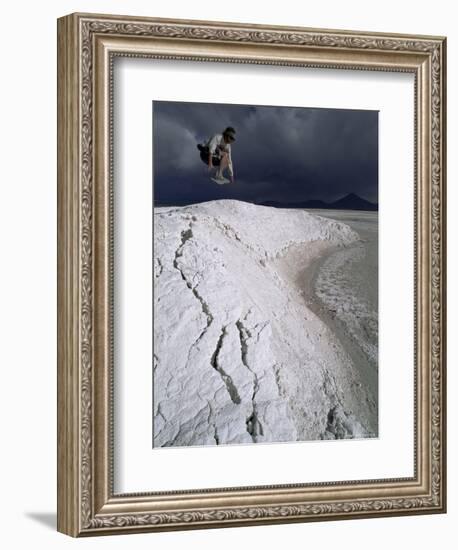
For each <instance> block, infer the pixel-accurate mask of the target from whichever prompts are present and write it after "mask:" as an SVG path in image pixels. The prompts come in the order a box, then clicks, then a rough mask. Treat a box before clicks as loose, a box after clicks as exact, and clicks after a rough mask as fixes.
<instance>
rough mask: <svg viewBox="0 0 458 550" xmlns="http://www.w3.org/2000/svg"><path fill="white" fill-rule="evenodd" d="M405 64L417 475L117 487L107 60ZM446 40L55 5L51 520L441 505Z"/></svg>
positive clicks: (261, 516) (151, 522) (118, 523)
mask: <svg viewBox="0 0 458 550" xmlns="http://www.w3.org/2000/svg"><path fill="white" fill-rule="evenodd" d="M117 57H135V58H151V59H168V60H181V61H190V60H194V61H196V60H197V61H201V62H207V61H217V62H221V63H244V64H266V65H280V66H288V65H290V66H295V67H319V68H324V69H326V68H328V69H353V70H364V71H388V72H393V73H396V72H407V73H411V74H412V75H413V76H414V78H415V97H414V101H415V106H414V112H415V124H414V128H415V136H414V143H415V145H414V148H415V154H414V157H415V158H414V163H415V168H414V174H415V175H414V178H415V197H414V201H415V205H414V209H415V220H414V229H415V239H414V241H415V242H414V243H413V246H414V247H415V314H414V318H415V323H414V324H415V326H414V327H413V330H414V332H415V364H414V386H415V387H414V424H415V428H414V437H413V440H414V449H413V454H414V466H415V467H414V475H413V476H412V477H408V478H394V479H393V478H387V479H376V480H374V479H370V480H352V481H337V482H336V481H331V477H330V480H329V481H327V482H320V483H310V482H307V483H297V484H290V485H275V484H268V485H262V486H243V487H242V486H240V487H228V488H225V489H218V488H215V489H212V488H202V489H198V490H183V491H177V490H170V491H162V492H153V493H151V492H147V490H146V488H145V492H141V493H128V494H116V493H114V490H113V476H114V464H113V460H114V452H113V451H114V449H113V430H114V426H113V386H114V380H113V362H114V343H113V338H114V334H113V308H114V304H113V270H114V265H115V264H114V260H113V232H114V226H115V225H116V219H115V217H114V213H113V208H112V194H113V136H112V117H113V80H112V70H113V60H114V59H115V58H117ZM445 90H446V39H445V38H444V37H434V36H412V35H395V34H382V33H369V32H359V31H358V32H355V31H342V30H321V29H309V28H303V27H285V26H275V25H257V24H252V23H232V22H214V21H199V20H177V19H164V18H146V17H127V16H114V15H95V14H72V15H69V16H66V17H62V18H61V19H59V20H58V472H57V474H58V530H59V531H60V532H62V533H66V534H68V535H71V536H74V537H76V536H92V535H106V534H121V533H135V532H145V531H163V530H179V529H193V528H212V527H229V526H246V525H259V524H272V523H286V522H305V521H320V520H337V519H351V518H360V517H382V516H394V515H408V514H429V513H444V512H445V509H446V435H445V411H446V406H445V405H446V403H445V397H446V392H445V382H446V380H445V374H446V372H445V345H446V339H445V322H446V317H445V290H446V286H445V285H446V277H445V267H446V265H445V261H446V240H445V229H446V226H445V223H446V220H445V200H446V195H445V181H446V180H445V162H446V149H445V135H446V133H445V105H446V103H445V102H446V95H445Z"/></svg>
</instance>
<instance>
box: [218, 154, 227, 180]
mask: <svg viewBox="0 0 458 550" xmlns="http://www.w3.org/2000/svg"><path fill="white" fill-rule="evenodd" d="M227 165H228V157H227V153H226V152H223V153H222V154H221V161H220V164H219V167H218V170H217V172H216V176H217V177H218V178H222V177H223V172H224V170H225V168H226V166H227Z"/></svg>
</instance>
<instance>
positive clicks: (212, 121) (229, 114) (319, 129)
mask: <svg viewBox="0 0 458 550" xmlns="http://www.w3.org/2000/svg"><path fill="white" fill-rule="evenodd" d="M153 109H154V117H153V121H154V122H153V149H154V150H153V166H154V199H155V201H156V203H157V204H173V203H177V204H182V203H186V202H201V201H206V200H212V199H221V198H234V199H240V200H248V201H254V202H263V201H267V200H274V201H279V202H288V203H291V202H299V201H304V200H310V199H321V200H324V201H326V202H329V201H333V200H336V199H338V198H340V197H342V196H344V195H347V194H348V193H355V194H357V195H359V196H361V197H363V198H365V199H367V200H370V201H372V202H378V113H377V112H376V111H357V110H341V109H309V108H303V107H267V106H246V105H231V104H210V103H187V102H167V101H154V102H153ZM226 126H233V127H234V128H235V130H236V138H237V139H236V141H235V143H234V144H233V145H232V160H233V165H234V176H235V180H236V183H235V184H234V185H225V186H218V185H216V184H214V183H213V182H212V181H211V180H210V179H209V176H208V171H207V168H206V166H205V165H204V163H203V162H202V161H201V160H200V157H199V151H198V149H197V143H199V142H202V141H203V140H206V139H207V138H208V137H210V136H211V135H213V134H214V133H216V132H222V131H223V130H224V128H226Z"/></svg>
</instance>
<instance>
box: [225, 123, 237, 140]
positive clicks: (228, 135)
mask: <svg viewBox="0 0 458 550" xmlns="http://www.w3.org/2000/svg"><path fill="white" fill-rule="evenodd" d="M223 137H224V141H225V142H226V143H232V142H233V141H235V130H234V128H232V126H228V127H227V128H226V129H225V130H224V132H223Z"/></svg>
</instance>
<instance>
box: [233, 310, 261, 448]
mask: <svg viewBox="0 0 458 550" xmlns="http://www.w3.org/2000/svg"><path fill="white" fill-rule="evenodd" d="M245 318H246V317H245ZM235 325H236V327H237V330H238V331H239V338H240V355H241V359H242V364H243V365H244V366H245V367H246V368H247V369H248V370H249V371H250V372H251V374H252V375H253V394H252V396H251V404H252V412H251V414H250V415H249V416H248V418H247V419H246V427H247V432H248V433H249V434H250V436H251V438H252V440H253V442H254V443H256V442H257V439H258V436H259V435H263V428H262V424H261V422H260V420H259V415H258V409H257V405H256V394H257V393H258V390H259V380H258V375H257V374H256V372H255V371H254V370H253V369H252V368H251V367H250V366H249V364H248V360H247V354H248V344H247V340H248V339H249V338H251V333H250V331H249V330H248V329H247V328H246V327H245V326H244V325H243V323H242V321H241V320H240V319H239V320H238V321H237V322H236V323H235Z"/></svg>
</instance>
